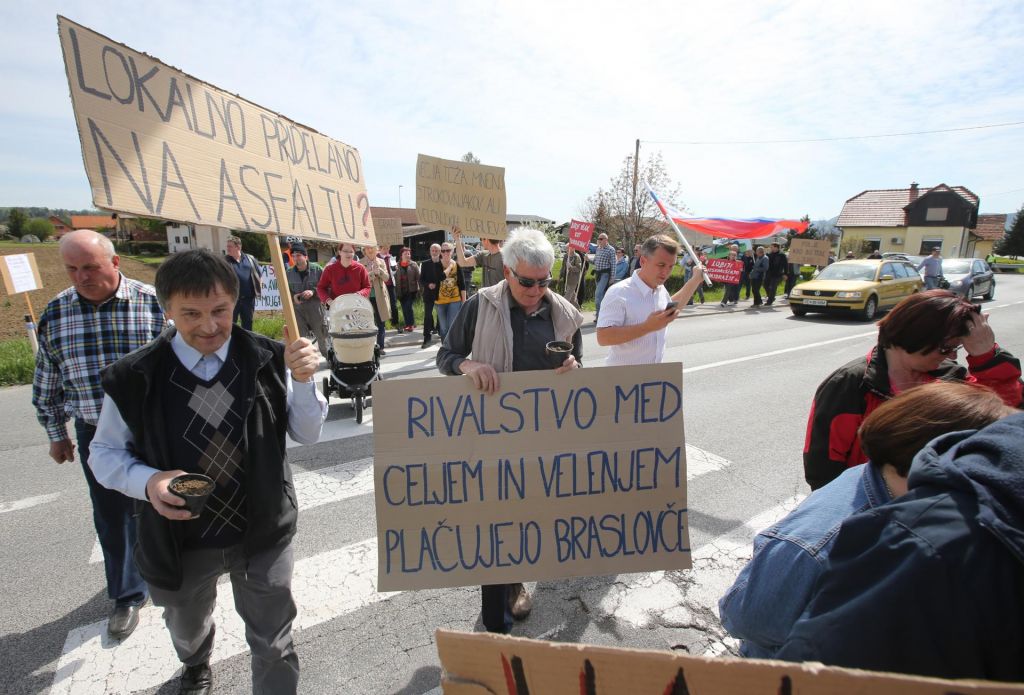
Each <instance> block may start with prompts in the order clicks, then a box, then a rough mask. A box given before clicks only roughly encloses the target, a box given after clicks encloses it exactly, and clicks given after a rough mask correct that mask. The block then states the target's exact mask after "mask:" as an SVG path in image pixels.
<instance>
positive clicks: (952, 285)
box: [949, 280, 964, 287]
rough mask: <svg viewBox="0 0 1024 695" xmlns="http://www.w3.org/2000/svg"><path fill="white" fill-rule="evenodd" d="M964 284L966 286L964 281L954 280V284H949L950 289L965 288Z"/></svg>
mask: <svg viewBox="0 0 1024 695" xmlns="http://www.w3.org/2000/svg"><path fill="white" fill-rule="evenodd" d="M963 284H964V281H963V280H954V281H953V282H951V283H949V286H950V287H963Z"/></svg>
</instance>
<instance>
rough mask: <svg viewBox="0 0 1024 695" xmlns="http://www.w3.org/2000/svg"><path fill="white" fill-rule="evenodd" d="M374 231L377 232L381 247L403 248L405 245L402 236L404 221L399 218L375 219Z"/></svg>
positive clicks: (378, 242)
mask: <svg viewBox="0 0 1024 695" xmlns="http://www.w3.org/2000/svg"><path fill="white" fill-rule="evenodd" d="M373 229H374V231H375V232H377V244H378V245H380V246H387V247H391V246H402V245H403V244H404V243H405V237H404V236H402V220H401V218H399V217H375V218H373Z"/></svg>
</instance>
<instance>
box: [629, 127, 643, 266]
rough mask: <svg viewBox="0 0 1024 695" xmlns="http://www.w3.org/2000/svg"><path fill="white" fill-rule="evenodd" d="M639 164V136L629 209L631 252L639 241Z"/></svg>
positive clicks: (634, 160)
mask: <svg viewBox="0 0 1024 695" xmlns="http://www.w3.org/2000/svg"><path fill="white" fill-rule="evenodd" d="M639 166H640V138H637V139H636V152H634V154H633V200H632V203H631V204H630V206H629V207H630V211H629V219H630V226H631V227H632V228H633V229H632V232H633V233H632V238H631V239H629V241H628V245H627V246H626V248H627V249H628V250H629V251H630V252H632V250H633V246H635V245H636V242H637V238H636V231H637V230H636V228H637V224H636V181H637V172H638V168H639Z"/></svg>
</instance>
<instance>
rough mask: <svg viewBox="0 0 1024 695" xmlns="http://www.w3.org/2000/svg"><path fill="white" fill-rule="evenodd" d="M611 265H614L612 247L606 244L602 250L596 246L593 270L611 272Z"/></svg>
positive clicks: (613, 250)
mask: <svg viewBox="0 0 1024 695" xmlns="http://www.w3.org/2000/svg"><path fill="white" fill-rule="evenodd" d="M613 265H615V249H614V248H612V245H611V244H608V245H607V246H605V247H604V248H601V247H600V246H598V247H597V251H596V252H595V253H594V270H611V267H612V266H613Z"/></svg>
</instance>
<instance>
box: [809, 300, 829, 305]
mask: <svg viewBox="0 0 1024 695" xmlns="http://www.w3.org/2000/svg"><path fill="white" fill-rule="evenodd" d="M804 304H807V305H808V306H828V302H827V301H826V300H824V299H805V300H804Z"/></svg>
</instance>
